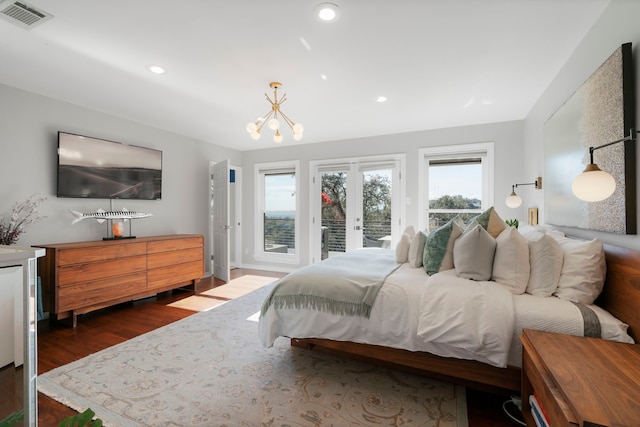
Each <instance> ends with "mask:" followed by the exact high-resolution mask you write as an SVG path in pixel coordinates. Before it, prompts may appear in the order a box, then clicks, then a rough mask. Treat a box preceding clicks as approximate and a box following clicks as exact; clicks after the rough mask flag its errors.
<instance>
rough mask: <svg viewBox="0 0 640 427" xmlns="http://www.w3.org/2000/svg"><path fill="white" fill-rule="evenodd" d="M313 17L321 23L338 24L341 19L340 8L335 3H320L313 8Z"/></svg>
mask: <svg viewBox="0 0 640 427" xmlns="http://www.w3.org/2000/svg"><path fill="white" fill-rule="evenodd" d="M313 16H315V17H316V19H317V20H318V21H320V22H336V21H337V20H338V19H339V18H340V8H338V5H336V4H334V3H320V4H319V5H317V6H316V7H314V8H313Z"/></svg>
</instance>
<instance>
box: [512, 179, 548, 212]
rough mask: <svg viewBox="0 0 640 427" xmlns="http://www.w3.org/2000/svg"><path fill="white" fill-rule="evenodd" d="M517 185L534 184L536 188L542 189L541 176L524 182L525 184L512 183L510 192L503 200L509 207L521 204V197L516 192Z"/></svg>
mask: <svg viewBox="0 0 640 427" xmlns="http://www.w3.org/2000/svg"><path fill="white" fill-rule="evenodd" d="M518 185H535V186H536V189H538V190H540V189H542V177H541V176H539V177H538V178H537V179H536V180H535V182H529V183H526V184H514V185H512V186H511V194H509V196H508V197H507V199H506V200H505V203H506V205H507V206H508V207H510V208H517V207H518V206H520V205H521V204H522V198H521V197H520V196H518V195H517V194H516V187H517V186H518Z"/></svg>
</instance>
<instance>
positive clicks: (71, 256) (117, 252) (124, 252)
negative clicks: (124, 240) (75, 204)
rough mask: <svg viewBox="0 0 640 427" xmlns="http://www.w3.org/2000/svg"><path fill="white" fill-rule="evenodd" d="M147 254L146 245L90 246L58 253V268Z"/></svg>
mask: <svg viewBox="0 0 640 427" xmlns="http://www.w3.org/2000/svg"><path fill="white" fill-rule="evenodd" d="M146 252H147V245H146V243H143V242H141V243H131V244H124V245H107V244H103V245H100V246H91V247H85V248H72V249H63V250H59V251H58V260H57V261H58V266H60V267H62V266H65V265H71V264H82V263H87V262H96V261H106V260H110V259H120V258H124V257H128V256H135V255H144V254H145V253H146Z"/></svg>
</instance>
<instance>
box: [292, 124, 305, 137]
mask: <svg viewBox="0 0 640 427" xmlns="http://www.w3.org/2000/svg"><path fill="white" fill-rule="evenodd" d="M303 131H304V126H302V123H296V124H295V125H293V133H299V134H300V135H302V132H303Z"/></svg>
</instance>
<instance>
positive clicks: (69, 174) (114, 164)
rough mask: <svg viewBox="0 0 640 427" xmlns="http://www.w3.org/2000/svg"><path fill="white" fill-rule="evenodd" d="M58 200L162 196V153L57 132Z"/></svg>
mask: <svg viewBox="0 0 640 427" xmlns="http://www.w3.org/2000/svg"><path fill="white" fill-rule="evenodd" d="M57 194H58V197H78V198H93V199H143V200H157V199H160V198H161V197H162V151H160V150H154V149H151V148H144V147H138V146H135V145H126V144H122V143H119V142H113V141H107V140H104V139H98V138H91V137H88V136H82V135H75V134H72V133H66V132H58V189H57Z"/></svg>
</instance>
